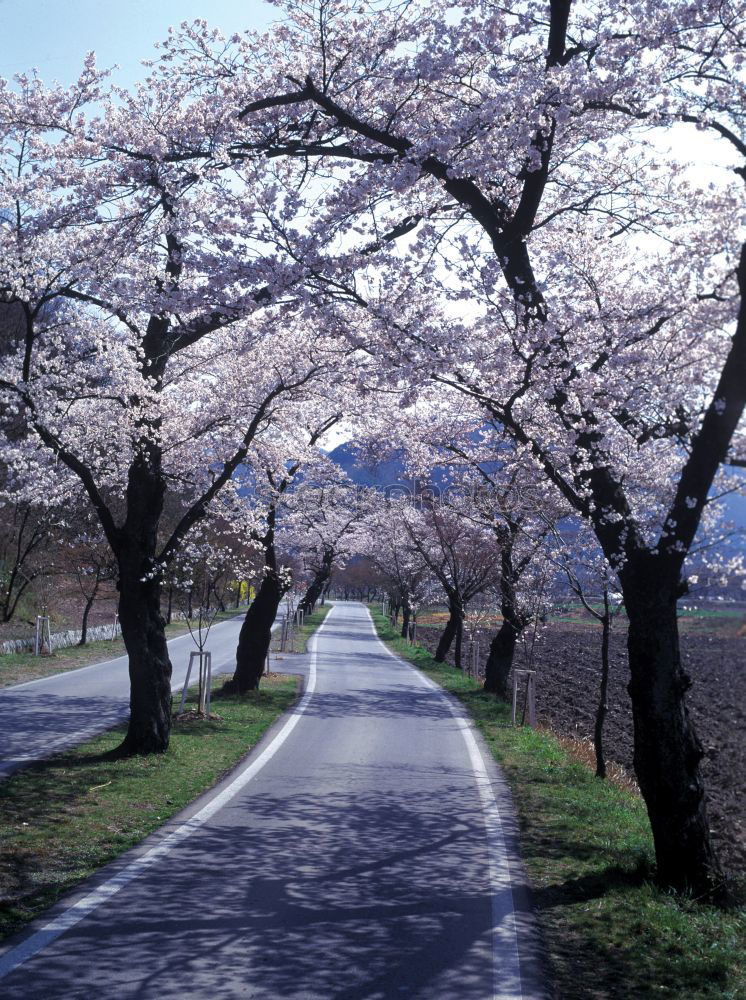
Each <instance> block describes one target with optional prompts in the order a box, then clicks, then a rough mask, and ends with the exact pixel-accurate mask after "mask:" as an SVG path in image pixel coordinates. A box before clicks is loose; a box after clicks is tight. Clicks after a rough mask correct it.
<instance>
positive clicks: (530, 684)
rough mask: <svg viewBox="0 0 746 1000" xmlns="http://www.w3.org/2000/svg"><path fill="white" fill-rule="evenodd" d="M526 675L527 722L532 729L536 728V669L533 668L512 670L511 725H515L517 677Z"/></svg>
mask: <svg viewBox="0 0 746 1000" xmlns="http://www.w3.org/2000/svg"><path fill="white" fill-rule="evenodd" d="M523 675H525V677H526V703H527V709H528V724H529V726H530V727H531V728H532V729H535V728H536V671H535V670H514V671H513V725H515V717H516V707H517V704H518V678H519V677H522V676H523Z"/></svg>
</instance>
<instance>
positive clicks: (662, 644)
mask: <svg viewBox="0 0 746 1000" xmlns="http://www.w3.org/2000/svg"><path fill="white" fill-rule="evenodd" d="M655 564H656V557H653V556H647V555H646V556H645V557H640V558H639V559H638V560H637V561H636V564H635V565H631V564H630V563H628V564H627V566H626V568H625V569H624V570H623V571H622V574H621V576H622V584H623V589H624V600H625V606H626V608H627V614H628V616H629V634H628V649H629V666H630V675H631V679H630V683H629V688H628V690H629V695H630V698H631V700H632V715H633V720H634V763H635V773H636V775H637V780H638V782H639V784H640V790H641V792H642V795H643V798H644V799H645V804H646V806H647V810H648V816H649V817H650V825H651V827H652V831H653V839H654V842H655V856H656V862H657V867H658V872H657V879H658V882H659V883H660V884H661V886H663V887H665V888H669V889H674V890H677V891H680V892H690V893H692V894H693V895H694V896H695V897H697V898H707V899H710V900H713V901H722V900H723V898H724V895H725V893H724V888H723V873H722V871H721V869H720V866H719V864H718V861H717V858H716V856H715V852H714V850H713V846H712V842H711V839H710V828H709V823H708V820H707V810H706V807H705V800H704V786H703V782H702V777H701V774H700V769H699V762H700V760H701V759H702V756H703V751H702V744H701V743H700V741H699V739H698V738H697V734H696V732H695V730H694V726H693V724H692V721H691V719H690V717H689V712H688V710H687V706H686V699H685V692H686V691H687V689H688V688H689V686H690V683H691V682H690V680H689V678H688V677H687V675H686V674H685V673H684V671H683V670H682V667H681V657H680V652H679V635H678V622H677V616H676V601H677V593H676V586H677V584H678V580H677V581H676V584H674V585H671V583H670V582H669V581H667V580H665V579H661V576H662V574H661V572H660V570H658V567H657V566H656V565H655Z"/></svg>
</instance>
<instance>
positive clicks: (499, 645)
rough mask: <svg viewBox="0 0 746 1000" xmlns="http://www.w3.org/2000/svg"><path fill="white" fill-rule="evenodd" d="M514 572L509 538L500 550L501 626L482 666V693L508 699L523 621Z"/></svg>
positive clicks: (524, 624)
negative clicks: (517, 602) (509, 683)
mask: <svg viewBox="0 0 746 1000" xmlns="http://www.w3.org/2000/svg"><path fill="white" fill-rule="evenodd" d="M517 582H518V581H517V573H516V569H515V567H514V565H513V547H512V544H511V542H510V539H509V538H506V539H504V540H503V546H502V548H501V550H500V613H501V614H502V617H503V623H502V625H501V626H500V628H499V629H498V631H497V634H496V635H495V636H494V638H493V639H492V642H491V643H490V652H489V656H488V657H487V664H486V667H485V678H484V690H485V691H488V692H489V693H490V694H494V695H496V696H497V697H498V698H502V700H503V701H507V700H508V697H509V695H508V680H509V678H510V671H511V669H512V667H513V657H514V655H515V647H516V643H517V641H518V637H519V636H520V634H521V632H522V631H523V629H524V628H525V627H526V622H525V620H524V619H522V618H521V616H520V615H519V614H518V609H517V606H516V600H517V599H516V584H517Z"/></svg>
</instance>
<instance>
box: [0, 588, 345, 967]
mask: <svg viewBox="0 0 746 1000" xmlns="http://www.w3.org/2000/svg"><path fill="white" fill-rule="evenodd" d="M333 611H334V609H333V608H332V610H331V611H330V612H329V614H328V615H327V616H326V618H325V619H324V621H323V622H322V623H321V625H320V626H319V628H318V629H317V630H316V632H315V633H314V634H313V636H312V638H311V641H310V643H309V644H310V645H312V648H311V664H310V668H309V674H308V684H307V685H306V690H305V693H304V695H303V697H302V698H301V700H300V701H299V703H298V705H297V706H296V707H295V708H294V709H293V710H292V714H291V715H290V718H289V719H288V721H287V722H286V723H285V725H284V726H283V727H282V729H281V730H280V731H279V733H278V734H277V735H276V736H275V738H274V739H273V740H272V742H271V743H270V744H269V746H267V747H266V748H265V749H264V750H263V751H262V753H260V754H259V756H258V757H257V758H256V760H254V761H252V762H251V763H250V764H249V765H248V766H247V767H246V768H245V769H244V770H243V771H241V772H240V773H239V774H237V775H236V777H235V778H234V779H233V781H232V782H231V783H230V785H228V786H227V787H226V788H224V789H223V791H222V792H219V793H218V794H217V795H216V796H215V797H214V798H212V799H210V801H209V802H208V803H207V804H206V805H205V806H203V807H202V808H201V809H200V810H199V812H196V813H195V814H194V816H192V817H191V818H190V819H188V820H187V821H186V823H182V824H181V826H179V827H177V828H176V829H175V830H174V831H173V832H172V833H170V834H168V835H167V836H166V837H164V839H163V840H162V841H161V842H160V844H157V845H156V846H155V847H151V848H150V850H149V851H146V852H145V853H144V854H142V855H140V857H138V858H135V860H134V861H132V862H130V864H128V865H127V866H126V867H125V868H123V869H122V870H121V871H119V872H117V874H116V875H113V876H112V877H111V878H110V879H108V880H107V881H106V882H104V883H102V884H101V885H100V886H98V887H97V888H96V889H94V890H93V891H92V892H90V893H88V895H86V896H83V898H82V899H79V900H78V901H77V902H76V903H73V904H72V905H71V906H68V907H67V908H66V909H65V910H63V911H62V912H61V913H59V914H58V915H57V916H56V917H54V919H53V920H50V921H49V923H47V924H44V925H43V926H42V927H41V928H40V929H39V930H38V931H36V932H35V933H34V934H31V935H30V936H29V937H27V938H26V939H25V941H21V943H20V944H18V945H16V946H15V947H14V948H10V949H9V950H8V951H7V952H5V954H4V955H0V979H3V978H4V977H5V976H7V975H9V973H11V972H12V971H13V970H14V969H17V968H18V966H19V965H22V964H23V963H24V962H27V961H28V960H29V959H30V958H32V957H33V956H34V955H37V954H38V953H39V952H40V951H42V950H43V949H44V948H46V947H47V946H48V945H50V944H51V943H52V942H53V941H55V940H56V939H57V938H58V937H60V935H62V934H64V933H65V931H67V930H70V928H71V927H74V926H75V925H76V924H77V923H79V922H80V921H81V920H83V919H84V918H85V917H87V916H88V915H89V914H90V913H92V912H93V911H94V910H95V909H97V908H98V907H99V906H101V904H102V903H105V902H106V901H107V900H109V899H111V897H112V896H114V895H116V893H118V892H119V891H120V889H123V888H124V887H125V886H126V885H128V884H129V883H130V882H132V881H133V880H134V879H136V878H138V877H139V876H140V875H142V874H143V872H145V871H147V870H148V868H150V867H152V865H154V864H155V863H156V862H157V861H159V860H160V859H161V858H163V857H164V856H165V855H166V854H168V853H169V852H170V851H172V850H173V849H174V847H177V846H178V845H179V844H181V843H182V841H184V840H186V838H187V837H189V836H191V834H193V833H195V832H196V831H197V830H199V829H200V828H201V827H202V826H204V824H205V823H206V822H207V821H208V820H209V819H211V818H212V817H213V816H214V815H215V813H217V812H219V811H220V810H221V809H222V808H223V807H224V806H225V805H227V803H228V802H229V801H230V800H231V799H232V798H233V797H234V796H235V795H237V794H238V793H239V792H240V791H241V790H242V789H243V788H245V787H246V785H248V783H249V782H250V781H251V780H252V778H254V777H255V776H256V775H257V774H258V773H259V772H260V771H261V770H262V768H263V767H264V766H265V764H267V763H269V761H270V760H271V759H272V758H273V757H274V755H275V754H276V753H277V751H278V750H279V749H280V747H281V746H282V745H283V743H284V742H285V740H287V738H288V736H290V734H291V732H292V731H293V730H294V729H295V727H296V726H297V725H298V722H299V721H300V717H301V715H303V713H304V712H305V711H306V709H307V708H308V705H309V703H310V701H311V698H312V697H313V693H314V690H315V688H316V659H317V648H318V636H319V634H320V633H321V631H322V630H323V628H324V626H325V625H326V623H327V621H328V620H329V618H330V617H331V616H332V614H333Z"/></svg>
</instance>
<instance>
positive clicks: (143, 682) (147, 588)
mask: <svg viewBox="0 0 746 1000" xmlns="http://www.w3.org/2000/svg"><path fill="white" fill-rule="evenodd" d="M125 550H126V547H125ZM123 563H124V565H123ZM119 580H120V588H121V589H120V594H119V624H120V626H121V629H122V638H123V639H124V645H125V647H126V649H127V654H128V656H129V676H130V721H129V726H128V729H127V735H126V737H125V739H124V742H123V743H122V746H121V748H120V749H121V751H122V752H123V753H124V754H127V755H131V754H149V753H164V752H165V751H166V750H167V749H168V743H169V738H170V734H171V661H170V660H169V657H168V646H167V645H166V633H165V623H164V621H163V617H162V615H161V608H160V606H161V601H160V584H159V583H158V581H157V580H156V579H145V580H143V572H142V561H141V560H139V559H133V558H131V556H129V557H128V555H125V556H124V558H123V559H120V566H119Z"/></svg>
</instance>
